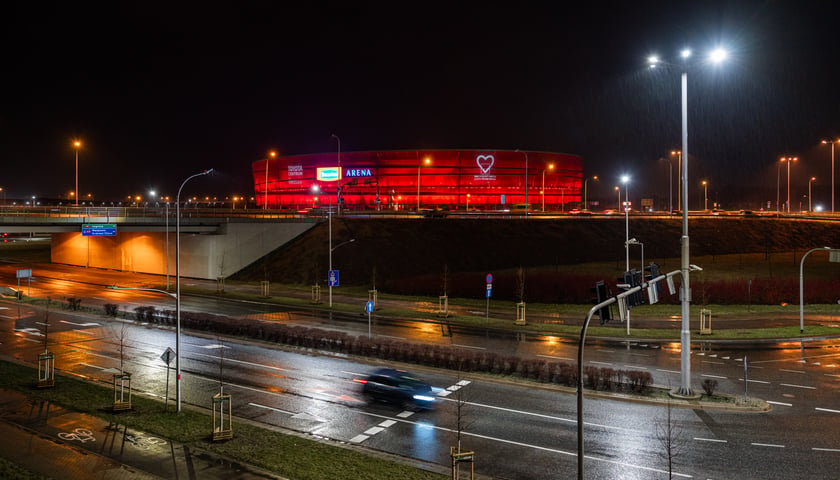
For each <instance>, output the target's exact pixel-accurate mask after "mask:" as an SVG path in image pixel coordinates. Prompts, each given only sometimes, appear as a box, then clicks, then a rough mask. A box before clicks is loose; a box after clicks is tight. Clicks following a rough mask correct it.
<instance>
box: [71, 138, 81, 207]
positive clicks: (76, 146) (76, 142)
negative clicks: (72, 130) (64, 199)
mask: <svg viewBox="0 0 840 480" xmlns="http://www.w3.org/2000/svg"><path fill="white" fill-rule="evenodd" d="M81 147H82V142H81V141H80V140H74V141H73V149H74V150H76V191H75V192H73V196H74V197H75V198H76V206H77V207H78V206H79V148H81Z"/></svg>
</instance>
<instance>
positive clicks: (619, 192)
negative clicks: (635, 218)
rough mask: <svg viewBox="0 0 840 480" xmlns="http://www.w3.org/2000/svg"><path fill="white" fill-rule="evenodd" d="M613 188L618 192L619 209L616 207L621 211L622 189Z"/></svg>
mask: <svg viewBox="0 0 840 480" xmlns="http://www.w3.org/2000/svg"><path fill="white" fill-rule="evenodd" d="M613 188H615V191H616V192H618V207H616V209H618V210H621V188H620V187H619V186H618V185H616V186H615V187H613Z"/></svg>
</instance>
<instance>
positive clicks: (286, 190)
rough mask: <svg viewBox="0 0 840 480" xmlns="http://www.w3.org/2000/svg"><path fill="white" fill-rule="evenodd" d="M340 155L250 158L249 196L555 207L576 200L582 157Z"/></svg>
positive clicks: (288, 205)
mask: <svg viewBox="0 0 840 480" xmlns="http://www.w3.org/2000/svg"><path fill="white" fill-rule="evenodd" d="M340 161H341V166H340V167H339V166H336V155H335V153H322V154H310V155H295V156H289V157H275V158H269V159H265V160H259V161H256V162H254V163H253V164H252V172H253V179H254V198H255V199H256V201H257V203H258V204H259V205H262V204H263V202H264V201H266V199H267V202H268V207H269V208H278V209H299V208H311V207H320V206H324V207H326V206H328V205H331V204H334V203H335V202H336V201H337V198H338V195H337V194H338V191H339V189H340V191H341V199H342V202H343V204H344V206H345V207H346V208H350V209H360V210H361V209H375V208H376V209H379V208H391V209H394V210H414V209H417V208H437V207H449V208H452V209H462V208H467V207H468V208H470V209H472V208H478V209H499V208H510V207H512V206H514V205H519V206H521V205H524V204H525V203H526V198H527V203H529V204H531V206H532V208H533V209H536V208H537V207H538V206H541V205H542V204H545V206H546V209H547V210H552V209H557V210H559V209H560V208H561V206H567V205H569V204H572V205H576V204H579V203H580V202H581V201H582V187H583V159H582V158H581V157H580V156H578V155H573V154H565V153H552V152H537V151H527V152H524V151H513V150H398V151H370V152H341V159H340ZM266 168H268V172H266ZM266 173H267V174H266ZM266 179H268V182H267V183H266ZM266 190H267V195H266ZM570 208H571V207H570Z"/></svg>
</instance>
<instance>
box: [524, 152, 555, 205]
mask: <svg viewBox="0 0 840 480" xmlns="http://www.w3.org/2000/svg"><path fill="white" fill-rule="evenodd" d="M548 170H554V164H553V163H549V164H548ZM545 171H546V169H545V168H543V171H542V190H540V194H541V195H542V211H543V213H545ZM525 203H526V204H527V203H528V200H527V196H526V200H525Z"/></svg>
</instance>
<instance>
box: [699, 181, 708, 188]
mask: <svg viewBox="0 0 840 480" xmlns="http://www.w3.org/2000/svg"><path fill="white" fill-rule="evenodd" d="M700 184H701V185H703V186H704V187H705V186H706V184H708V182H707V181H705V180H703V181H702V182H700Z"/></svg>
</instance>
